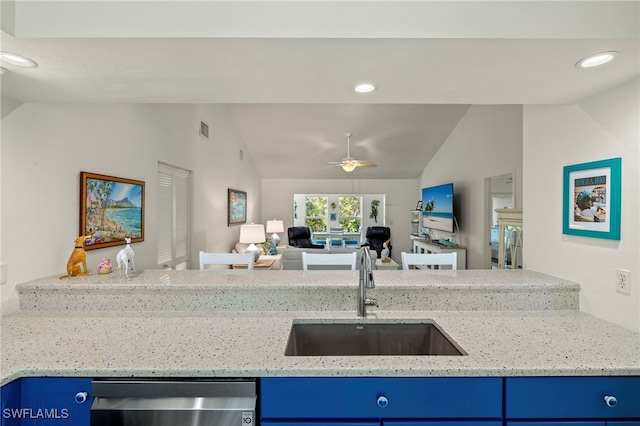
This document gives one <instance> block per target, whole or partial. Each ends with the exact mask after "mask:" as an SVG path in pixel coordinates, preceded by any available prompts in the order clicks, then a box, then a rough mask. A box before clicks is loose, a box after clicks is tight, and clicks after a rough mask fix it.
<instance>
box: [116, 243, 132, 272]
mask: <svg viewBox="0 0 640 426" xmlns="http://www.w3.org/2000/svg"><path fill="white" fill-rule="evenodd" d="M124 241H125V242H126V243H127V245H126V246H125V248H123V249H122V250H120V251H119V252H118V255H117V256H116V262H118V272H119V273H120V276H123V275H124V276H126V277H127V278H129V262H131V271H132V272H133V271H135V270H136V264H135V263H134V262H133V256H135V253H134V252H133V249H132V248H131V238H128V237H127V238H125V239H124Z"/></svg>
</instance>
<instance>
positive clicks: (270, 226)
mask: <svg viewBox="0 0 640 426" xmlns="http://www.w3.org/2000/svg"><path fill="white" fill-rule="evenodd" d="M269 232H273V234H272V235H271V241H273V246H274V247H276V246H277V245H278V244H280V237H279V236H278V234H277V232H284V222H283V221H281V220H276V219H273V220H268V221H267V233H269Z"/></svg>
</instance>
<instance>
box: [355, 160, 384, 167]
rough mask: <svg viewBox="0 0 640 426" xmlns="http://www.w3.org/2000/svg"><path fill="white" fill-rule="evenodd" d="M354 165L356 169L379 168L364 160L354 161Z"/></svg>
mask: <svg viewBox="0 0 640 426" xmlns="http://www.w3.org/2000/svg"><path fill="white" fill-rule="evenodd" d="M352 163H353V164H355V166H356V167H378V166H377V165H376V164H374V163H370V162H369V161H364V160H353V161H352Z"/></svg>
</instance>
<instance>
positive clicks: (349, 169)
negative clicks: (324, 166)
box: [342, 163, 356, 173]
mask: <svg viewBox="0 0 640 426" xmlns="http://www.w3.org/2000/svg"><path fill="white" fill-rule="evenodd" d="M355 169H356V165H355V164H353V163H343V164H342V170H344V171H345V172H347V173H351V172H352V171H354V170H355Z"/></svg>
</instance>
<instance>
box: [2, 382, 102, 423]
mask: <svg viewBox="0 0 640 426" xmlns="http://www.w3.org/2000/svg"><path fill="white" fill-rule="evenodd" d="M90 387H91V379H76V378H42V377H28V378H23V379H20V380H16V381H14V382H11V383H9V384H7V385H5V386H3V387H2V426H13V425H20V426H54V425H64V426H89V418H90V410H91V397H90V396H89V390H90ZM5 394H6V396H7V399H6V400H5Z"/></svg>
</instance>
